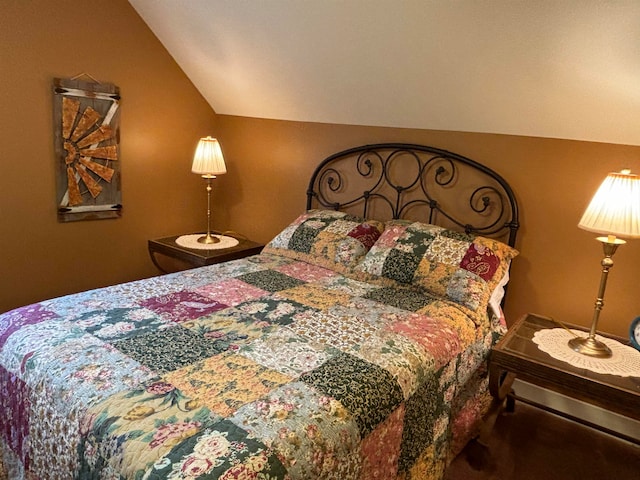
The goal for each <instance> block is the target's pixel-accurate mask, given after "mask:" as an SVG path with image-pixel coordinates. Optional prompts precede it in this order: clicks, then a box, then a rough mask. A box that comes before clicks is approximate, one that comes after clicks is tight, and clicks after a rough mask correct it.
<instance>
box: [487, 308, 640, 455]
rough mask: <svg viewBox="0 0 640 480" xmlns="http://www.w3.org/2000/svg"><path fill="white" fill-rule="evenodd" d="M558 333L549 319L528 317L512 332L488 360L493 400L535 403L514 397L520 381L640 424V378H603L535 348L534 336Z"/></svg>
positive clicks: (625, 342)
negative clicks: (541, 332) (551, 330)
mask: <svg viewBox="0 0 640 480" xmlns="http://www.w3.org/2000/svg"><path fill="white" fill-rule="evenodd" d="M559 327H560V325H559V324H558V323H556V322H554V321H553V320H551V319H550V318H546V317H543V316H540V315H534V314H528V315H525V316H524V317H522V318H521V319H520V320H518V321H517V322H516V324H515V325H513V326H512V327H511V329H509V331H508V332H507V334H506V335H505V336H504V337H503V338H502V340H500V342H498V344H497V345H496V346H495V347H494V348H493V350H492V351H491V356H490V357H489V389H490V391H491V394H492V395H493V396H494V398H495V399H496V400H498V401H500V402H501V401H503V400H504V399H505V398H507V397H511V399H512V400H511V401H513V400H514V399H515V400H523V401H526V402H527V403H532V402H529V401H527V400H525V399H522V398H519V397H517V395H515V394H514V393H513V392H511V384H512V383H513V381H514V380H515V378H516V377H517V378H520V379H522V380H524V381H526V382H529V383H532V384H535V385H538V386H540V387H543V388H547V389H549V390H553V391H555V392H558V393H561V394H563V395H567V396H569V397H572V398H575V399H577V400H581V401H583V402H587V403H590V404H592V405H597V406H599V407H601V408H604V409H606V410H609V411H612V412H615V413H618V414H621V415H624V416H627V417H630V418H633V419H636V420H640V372H638V375H639V376H637V377H635V376H634V377H622V376H618V375H605V374H600V373H596V372H593V371H591V370H587V369H584V368H576V367H574V366H572V365H571V364H569V363H566V362H563V361H561V360H557V359H555V358H553V357H551V356H550V355H548V354H547V353H545V352H543V351H542V350H540V349H539V348H538V346H537V345H536V344H535V343H534V342H533V340H532V339H533V335H534V334H535V332H537V331H539V330H542V329H547V328H559ZM567 327H568V328H571V329H576V330H584V331H585V332H586V331H587V329H585V328H583V327H579V326H575V325H567ZM605 336H607V337H609V338H613V339H615V340H617V341H620V342H621V343H623V344H626V345H628V342H627V341H626V340H624V339H621V338H619V337H615V336H613V335H605ZM533 404H534V405H535V406H538V407H542V408H545V409H546V410H548V411H551V412H552V413H556V414H558V415H562V416H564V417H568V418H570V419H571V420H574V421H578V422H580V423H583V424H586V425H589V426H591V427H594V428H598V429H600V430H604V431H606V432H607V433H610V434H614V435H617V436H619V437H622V438H624V439H625V440H628V441H631V442H634V443H638V440H637V439H633V438H630V437H627V436H625V435H620V434H618V433H617V432H613V431H610V430H608V429H606V428H603V427H601V426H600V425H595V424H592V423H590V422H585V421H582V420H581V419H579V418H576V417H573V416H571V415H567V414H566V413H564V412H559V411H556V410H554V409H552V408H549V407H546V406H542V405H538V404H535V403H533Z"/></svg>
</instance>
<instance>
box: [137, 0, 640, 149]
mask: <svg viewBox="0 0 640 480" xmlns="http://www.w3.org/2000/svg"><path fill="white" fill-rule="evenodd" d="M129 1H130V3H131V4H132V5H133V7H134V8H135V9H136V10H137V12H138V13H139V14H140V15H141V17H142V18H143V19H144V20H145V22H146V23H147V24H148V25H149V27H150V28H151V30H152V31H153V32H154V33H155V34H156V36H157V37H158V38H159V39H160V41H161V42H162V43H163V44H164V46H165V47H166V48H167V50H168V51H169V52H170V53H171V55H172V56H173V57H174V58H175V60H176V61H177V63H178V64H179V65H180V67H181V68H182V69H183V70H184V71H185V73H186V74H187V75H188V76H189V78H190V79H191V81H192V82H193V83H194V85H195V86H196V87H197V88H198V89H199V90H200V92H201V93H202V95H203V96H204V97H205V98H206V100H207V101H208V102H209V103H210V104H211V106H212V107H213V108H214V110H215V111H216V112H217V113H220V114H229V115H240V116H249V117H259V118H271V119H283V120H296V121H310V122H325V123H340V124H352V125H371V126H392V127H410V128H424V129H435V130H454V131H469V132H483V133H504V134H514V135H530V136H537V137H553V138H566V139H577V140H590V141H599V142H608V143H622V144H631V145H640V1H638V0H609V1H595V0H530V1H526V0H522V1H518V0H486V1H482V0H450V1H447V0H182V1H179V0H129Z"/></svg>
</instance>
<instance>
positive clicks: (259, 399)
mask: <svg viewBox="0 0 640 480" xmlns="http://www.w3.org/2000/svg"><path fill="white" fill-rule="evenodd" d="M476 323H477V319H471V318H470V317H469V316H468V315H467V314H466V313H465V311H464V309H460V308H459V306H458V305H456V304H455V303H452V302H450V301H448V300H445V299H443V298H439V297H435V296H432V295H429V294H426V293H424V292H421V291H416V290H414V289H411V288H408V287H407V288H403V287H402V286H388V285H376V284H374V283H368V282H363V281H360V280H357V279H354V278H349V277H347V276H344V275H342V274H340V273H337V272H336V271H334V270H330V269H327V268H323V267H320V266H317V265H312V264H309V263H307V262H304V261H301V260H296V259H293V258H288V257H284V256H279V255H274V254H265V253H263V254H261V255H258V256H255V257H250V258H247V259H243V260H238V261H234V262H230V263H226V264H221V265H214V266H210V267H204V268H200V269H195V270H189V271H185V272H181V273H177V274H171V275H167V276H162V277H156V278H149V279H145V280H142V281H137V282H133V283H128V284H123V285H116V286H112V287H108V288H104V289H99V290H93V291H89V292H85V293H80V294H75V295H71V296H67V297H62V298H58V299H53V300H48V301H44V302H40V303H37V304H34V305H30V306H27V307H23V308H20V309H17V310H14V311H11V312H8V313H6V314H4V315H2V316H0V349H1V350H0V448H1V451H2V458H3V460H4V466H5V468H6V469H7V471H8V475H9V478H11V479H27V478H28V479H35V478H38V479H45V478H46V479H72V478H80V479H124V478H127V479H154V480H156V479H196V478H202V479H205V478H206V479H240V478H242V479H254V478H255V479H273V480H275V479H324V478H327V479H328V478H335V479H343V480H344V479H375V478H377V479H393V478H403V479H409V478H415V479H418V478H419V479H429V478H439V477H441V476H442V474H443V471H444V468H445V466H446V464H447V461H448V460H449V459H450V458H451V455H452V454H453V453H452V451H455V449H456V447H458V448H459V447H460V446H462V444H463V443H464V442H465V441H466V440H467V439H468V434H469V432H471V431H472V430H473V429H474V427H475V426H477V422H478V419H479V415H480V413H481V412H482V410H483V407H484V404H485V401H486V396H485V395H484V394H483V392H484V387H486V379H485V377H484V372H485V370H484V368H483V365H484V362H485V359H486V354H487V352H488V349H489V348H490V346H491V344H492V343H493V342H494V341H495V340H496V339H497V332H498V331H499V330H500V327H499V326H496V325H492V324H491V323H490V322H489V321H487V322H486V323H485V324H484V325H481V326H480V327H479V326H478V325H476Z"/></svg>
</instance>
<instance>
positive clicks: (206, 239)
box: [198, 233, 220, 245]
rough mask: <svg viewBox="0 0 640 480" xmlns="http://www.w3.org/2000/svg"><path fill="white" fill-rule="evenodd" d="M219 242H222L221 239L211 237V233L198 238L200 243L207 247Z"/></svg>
mask: <svg viewBox="0 0 640 480" xmlns="http://www.w3.org/2000/svg"><path fill="white" fill-rule="evenodd" d="M219 242H220V239H219V238H218V237H215V236H213V235H211V234H210V233H207V234H206V235H203V236H202V237H200V238H198V243H204V244H206V245H211V244H212V243H219Z"/></svg>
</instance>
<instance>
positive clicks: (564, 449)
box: [445, 403, 640, 480]
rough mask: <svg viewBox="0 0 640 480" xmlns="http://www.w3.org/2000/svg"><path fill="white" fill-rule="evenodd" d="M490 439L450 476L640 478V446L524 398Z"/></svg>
mask: <svg viewBox="0 0 640 480" xmlns="http://www.w3.org/2000/svg"><path fill="white" fill-rule="evenodd" d="M487 443H488V448H485V447H482V446H480V445H479V444H478V443H476V442H472V443H470V444H469V445H467V447H466V448H465V450H463V452H462V453H461V454H460V455H458V457H457V458H456V459H455V460H454V462H453V463H452V464H451V465H450V467H449V468H448V469H447V473H446V475H445V480H489V479H491V480H511V479H514V480H515V479H517V480H571V479H576V480H590V479H598V480H609V479H611V480H614V479H615V480H626V479H638V478H640V446H638V445H635V444H632V443H629V442H626V441H623V440H619V439H617V438H615V437H612V436H610V435H607V434H604V433H601V432H599V431H597V430H593V429H591V428H589V427H585V426H582V425H579V424H576V423H574V422H571V421H569V420H566V419H564V418H562V417H559V416H556V415H553V414H551V413H547V412H545V411H543V410H540V409H537V408H535V407H531V406H529V405H526V404H524V403H516V409H515V412H514V413H502V414H501V415H500V416H499V417H498V419H497V421H496V424H495V427H494V429H493V432H492V435H491V437H490V438H489V440H488V442H487ZM474 467H475V468H474Z"/></svg>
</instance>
